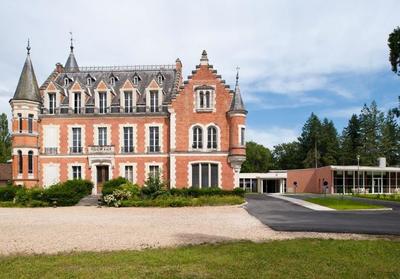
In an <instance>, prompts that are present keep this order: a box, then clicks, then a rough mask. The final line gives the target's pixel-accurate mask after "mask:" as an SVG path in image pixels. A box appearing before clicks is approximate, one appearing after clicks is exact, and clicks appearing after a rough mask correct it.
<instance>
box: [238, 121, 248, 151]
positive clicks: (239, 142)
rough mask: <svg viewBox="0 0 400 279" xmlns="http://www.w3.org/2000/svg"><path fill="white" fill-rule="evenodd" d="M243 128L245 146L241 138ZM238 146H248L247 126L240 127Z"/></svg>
mask: <svg viewBox="0 0 400 279" xmlns="http://www.w3.org/2000/svg"><path fill="white" fill-rule="evenodd" d="M242 128H244V144H242V143H241V138H242ZM238 129H239V131H238V135H239V138H238V145H239V146H246V125H238Z"/></svg>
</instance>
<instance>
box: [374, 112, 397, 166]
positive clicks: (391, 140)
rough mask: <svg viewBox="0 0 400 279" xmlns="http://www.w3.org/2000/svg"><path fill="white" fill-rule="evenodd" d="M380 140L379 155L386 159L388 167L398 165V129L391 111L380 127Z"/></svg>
mask: <svg viewBox="0 0 400 279" xmlns="http://www.w3.org/2000/svg"><path fill="white" fill-rule="evenodd" d="M381 134H382V139H381V142H380V150H379V151H380V152H379V155H380V156H383V157H386V162H387V164H388V165H397V164H399V163H400V128H399V125H398V123H397V121H396V119H395V114H394V112H393V111H389V112H388V113H387V115H386V117H385V120H384V123H383V125H382V127H381Z"/></svg>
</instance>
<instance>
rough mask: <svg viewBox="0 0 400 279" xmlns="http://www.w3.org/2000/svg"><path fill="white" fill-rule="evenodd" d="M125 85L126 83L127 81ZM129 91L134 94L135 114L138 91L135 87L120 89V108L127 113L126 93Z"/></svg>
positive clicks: (133, 106) (133, 105)
mask: <svg viewBox="0 0 400 279" xmlns="http://www.w3.org/2000/svg"><path fill="white" fill-rule="evenodd" d="M129 82H130V81H129ZM125 83H126V81H125ZM125 83H124V85H125ZM131 84H132V83H131ZM132 86H133V84H132ZM129 91H130V92H132V111H133V112H134V111H135V109H134V108H135V107H136V105H137V89H136V88H134V87H132V88H120V89H119V106H120V108H121V110H122V111H124V112H125V92H129Z"/></svg>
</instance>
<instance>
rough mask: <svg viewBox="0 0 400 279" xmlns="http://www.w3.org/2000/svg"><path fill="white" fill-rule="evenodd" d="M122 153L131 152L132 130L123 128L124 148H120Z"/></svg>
mask: <svg viewBox="0 0 400 279" xmlns="http://www.w3.org/2000/svg"><path fill="white" fill-rule="evenodd" d="M122 152H123V153H132V152H133V128H132V127H124V146H123V147H122Z"/></svg>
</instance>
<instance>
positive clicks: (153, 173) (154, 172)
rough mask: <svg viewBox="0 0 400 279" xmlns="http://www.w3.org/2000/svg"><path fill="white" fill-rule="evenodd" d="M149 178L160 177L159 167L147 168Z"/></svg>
mask: <svg viewBox="0 0 400 279" xmlns="http://www.w3.org/2000/svg"><path fill="white" fill-rule="evenodd" d="M149 177H154V178H156V177H160V166H158V165H151V166H149Z"/></svg>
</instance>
